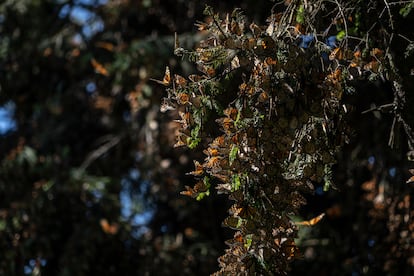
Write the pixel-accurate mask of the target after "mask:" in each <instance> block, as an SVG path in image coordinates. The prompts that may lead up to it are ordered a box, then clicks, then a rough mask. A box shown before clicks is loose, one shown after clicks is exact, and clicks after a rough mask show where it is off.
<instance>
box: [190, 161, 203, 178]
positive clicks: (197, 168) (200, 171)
mask: <svg viewBox="0 0 414 276" xmlns="http://www.w3.org/2000/svg"><path fill="white" fill-rule="evenodd" d="M193 162H194V166H195V170H194V171H192V172H189V173H188V174H190V175H194V176H200V175H202V174H203V173H204V168H203V166H202V165H201V164H200V162H198V161H196V160H194V161H193Z"/></svg>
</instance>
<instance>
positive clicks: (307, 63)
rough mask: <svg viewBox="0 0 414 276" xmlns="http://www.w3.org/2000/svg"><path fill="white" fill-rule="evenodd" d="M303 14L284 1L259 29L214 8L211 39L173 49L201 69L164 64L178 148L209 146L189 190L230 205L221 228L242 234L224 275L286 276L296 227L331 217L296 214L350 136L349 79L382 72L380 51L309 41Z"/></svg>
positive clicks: (225, 261)
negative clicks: (173, 69) (297, 217)
mask: <svg viewBox="0 0 414 276" xmlns="http://www.w3.org/2000/svg"><path fill="white" fill-rule="evenodd" d="M292 2H294V1H292ZM297 12H298V11H297V10H294V9H292V7H291V4H287V8H286V10H285V11H284V13H282V14H272V16H271V17H270V18H269V19H268V22H267V25H265V26H258V25H256V24H255V23H251V24H248V23H247V20H246V18H245V17H244V16H243V14H242V12H241V11H240V10H235V11H234V12H233V13H232V14H229V15H227V16H225V17H224V18H221V17H219V16H218V15H216V14H214V12H213V11H212V9H211V8H209V7H207V8H206V15H207V16H208V17H209V18H210V20H209V21H208V23H199V24H198V27H199V30H202V31H207V32H208V33H209V36H208V37H207V38H206V39H205V40H203V41H201V42H200V43H199V46H198V48H196V49H195V50H194V51H187V50H184V49H182V48H179V43H178V39H176V50H175V53H176V54H178V55H180V56H187V57H188V58H189V59H190V60H192V61H194V62H195V63H196V65H197V68H198V70H199V74H195V75H190V76H189V77H188V78H185V77H183V76H180V75H176V74H175V75H173V76H172V75H171V73H170V71H169V69H168V67H167V69H166V73H165V76H164V78H163V80H162V81H158V82H159V83H160V84H162V85H165V86H166V87H167V93H168V95H167V97H165V98H164V100H163V105H162V107H161V109H162V110H163V111H167V110H170V109H178V114H179V116H180V118H179V119H177V120H176V122H177V123H178V124H179V132H178V135H177V142H176V144H175V146H187V147H189V148H196V147H204V149H203V152H204V154H205V158H204V160H202V161H194V166H195V168H194V171H192V172H190V173H189V174H191V175H193V176H194V177H195V178H196V179H197V183H196V184H195V185H194V187H189V186H186V190H185V191H183V192H182V194H183V195H186V196H191V197H193V198H197V199H201V198H203V197H204V196H206V195H210V193H211V190H212V189H213V188H214V189H215V190H216V191H217V193H218V194H226V195H228V197H229V199H230V200H231V201H232V202H233V204H232V206H231V207H230V209H229V216H228V217H227V218H226V219H225V220H224V221H223V225H224V226H226V227H229V228H231V229H233V230H235V231H236V232H235V234H234V238H233V239H232V240H229V241H227V245H228V246H229V248H228V249H227V250H226V252H225V254H224V255H223V256H222V257H220V258H219V263H220V268H221V269H220V271H218V272H217V273H216V274H217V275H235V274H237V275H254V274H261V273H263V274H266V275H267V274H269V273H270V274H272V275H282V274H285V273H286V271H287V267H288V264H289V262H290V261H291V260H292V259H294V258H296V257H298V256H300V253H299V249H298V247H297V246H296V244H295V240H294V239H295V238H296V236H297V231H298V227H301V226H313V225H315V224H316V223H318V222H319V221H320V220H321V219H322V218H323V216H324V214H321V215H320V216H317V217H315V218H313V219H311V220H309V221H303V222H299V223H297V222H296V223H295V222H294V221H293V220H292V219H291V217H292V215H294V214H297V212H298V209H299V208H300V207H301V206H302V205H304V204H305V203H306V202H305V199H304V197H303V193H309V192H312V191H313V183H324V185H325V189H329V187H330V186H331V185H332V180H331V177H332V176H331V167H332V165H333V164H334V163H335V153H336V152H337V150H338V148H339V147H340V146H342V145H343V144H344V143H345V142H346V141H347V140H348V135H349V128H348V126H347V125H346V123H345V117H346V113H347V107H346V105H345V104H344V103H343V101H342V96H343V93H344V91H346V88H347V85H348V84H347V82H348V81H349V80H350V79H352V77H353V76H354V75H355V77H359V76H362V75H364V72H366V71H371V72H378V70H379V64H380V63H381V58H382V56H383V53H382V51H381V50H379V49H373V50H372V52H370V53H369V54H366V53H364V54H363V53H361V51H360V50H358V49H357V48H356V49H355V50H354V51H350V50H348V48H347V47H344V46H339V47H331V45H328V44H324V47H320V45H317V44H316V43H313V44H312V41H311V40H313V38H309V39H308V40H309V41H307V44H306V47H303V46H304V45H302V44H301V43H298V40H300V39H301V36H303V35H304V34H302V33H301V29H303V28H300V26H299V25H300V22H296V23H297V24H296V26H294V25H292V24H294V23H295V22H293V21H289V20H288V18H292V14H295V13H297ZM302 12H303V11H302ZM289 15H291V16H290V17H289ZM298 26H299V27H298ZM312 45H313V46H312ZM324 55H328V57H327V58H323V56H324ZM352 68H353V69H355V70H356V71H355V72H351V71H352Z"/></svg>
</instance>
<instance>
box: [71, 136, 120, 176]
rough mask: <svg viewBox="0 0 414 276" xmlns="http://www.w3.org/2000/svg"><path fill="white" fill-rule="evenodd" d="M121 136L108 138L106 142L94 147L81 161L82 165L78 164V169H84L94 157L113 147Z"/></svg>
mask: <svg viewBox="0 0 414 276" xmlns="http://www.w3.org/2000/svg"><path fill="white" fill-rule="evenodd" d="M122 138H123V135H118V136H115V137H113V138H112V139H110V140H109V141H108V142H107V143H105V144H103V145H102V146H100V147H99V148H97V149H95V150H94V151H92V152H91V153H89V154H88V156H87V157H86V159H85V161H83V163H82V165H81V166H80V168H79V169H80V171H84V170H86V168H87V167H89V166H90V165H91V164H92V163H93V162H94V161H95V160H96V159H98V158H99V157H101V156H102V155H104V154H105V153H106V152H108V151H109V150H110V149H111V148H113V147H115V146H116V145H117V144H119V142H120V141H121V139H122Z"/></svg>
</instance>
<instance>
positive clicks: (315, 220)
mask: <svg viewBox="0 0 414 276" xmlns="http://www.w3.org/2000/svg"><path fill="white" fill-rule="evenodd" d="M324 216H325V213H322V214H320V215H319V216H317V217H314V218H312V219H310V220H305V221H299V222H296V225H305V226H314V225H315V224H317V223H318V222H320V221H321V219H322V218H323V217H324Z"/></svg>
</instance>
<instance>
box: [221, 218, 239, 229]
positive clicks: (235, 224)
mask: <svg viewBox="0 0 414 276" xmlns="http://www.w3.org/2000/svg"><path fill="white" fill-rule="evenodd" d="M241 224H242V220H241V219H240V218H236V217H231V216H230V217H227V218H225V219H224V221H223V223H222V225H223V226H225V227H228V228H230V229H233V230H239V229H240V226H241Z"/></svg>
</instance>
